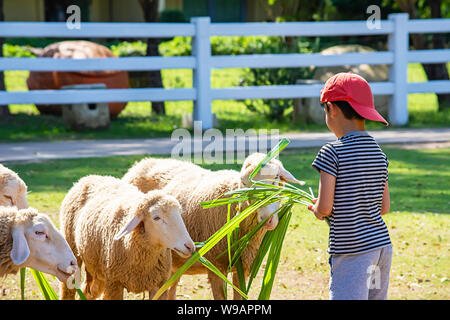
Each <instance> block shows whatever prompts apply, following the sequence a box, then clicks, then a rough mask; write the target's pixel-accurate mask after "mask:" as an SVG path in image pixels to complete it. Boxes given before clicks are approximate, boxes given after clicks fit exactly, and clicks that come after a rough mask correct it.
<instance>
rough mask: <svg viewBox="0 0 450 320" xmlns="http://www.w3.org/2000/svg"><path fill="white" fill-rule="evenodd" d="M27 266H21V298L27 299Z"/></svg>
mask: <svg viewBox="0 0 450 320" xmlns="http://www.w3.org/2000/svg"><path fill="white" fill-rule="evenodd" d="M26 271H27V268H20V299H22V300H25V272H26Z"/></svg>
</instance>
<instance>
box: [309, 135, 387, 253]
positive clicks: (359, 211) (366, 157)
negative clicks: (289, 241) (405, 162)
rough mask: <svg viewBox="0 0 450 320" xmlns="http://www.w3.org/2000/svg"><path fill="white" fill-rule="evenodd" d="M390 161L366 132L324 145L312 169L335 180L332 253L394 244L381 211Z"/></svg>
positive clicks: (331, 217)
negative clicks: (323, 172) (322, 172)
mask: <svg viewBox="0 0 450 320" xmlns="http://www.w3.org/2000/svg"><path fill="white" fill-rule="evenodd" d="M388 164H389V162H388V160H387V157H386V155H385V154H384V153H383V151H382V150H381V149H380V147H379V146H378V144H377V143H376V142H375V139H374V138H373V137H371V136H370V135H369V134H368V133H367V132H366V131H352V132H349V133H347V134H346V135H344V136H343V137H341V138H339V139H338V140H336V141H334V142H332V143H327V144H325V145H324V146H323V147H322V148H321V149H320V151H319V153H318V154H317V157H316V159H315V160H314V161H313V163H312V166H313V168H315V169H316V170H317V171H319V172H320V171H321V170H322V171H325V172H327V173H329V174H331V175H333V176H335V177H336V186H335V191H334V203H333V210H332V212H331V214H330V216H329V219H330V236H329V243H328V253H329V254H357V253H363V252H367V251H371V250H374V249H377V248H381V247H385V246H387V245H390V244H391V241H390V238H389V232H388V229H387V227H386V224H385V223H384V221H383V219H382V217H381V215H380V211H381V203H382V200H383V192H384V187H385V184H386V181H387V180H388V171H387V167H388Z"/></svg>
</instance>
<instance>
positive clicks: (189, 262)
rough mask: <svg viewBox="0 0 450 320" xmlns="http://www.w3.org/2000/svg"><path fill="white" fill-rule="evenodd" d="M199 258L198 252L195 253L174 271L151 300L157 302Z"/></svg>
mask: <svg viewBox="0 0 450 320" xmlns="http://www.w3.org/2000/svg"><path fill="white" fill-rule="evenodd" d="M202 248H203V247H202ZM200 258H201V256H200V253H199V251H195V252H194V253H193V254H192V256H191V257H190V258H189V259H188V260H187V261H186V262H185V263H184V264H183V265H182V266H181V267H180V268H179V269H178V270H177V271H175V272H174V273H173V274H172V275H171V276H170V277H169V279H168V280H167V281H166V282H165V283H164V284H163V285H162V286H161V288H159V290H158V291H157V292H156V293H155V295H154V296H153V298H152V300H157V299H158V298H159V297H160V296H161V295H162V294H163V293H164V292H166V290H167V289H169V288H170V287H171V286H172V285H173V284H174V283H175V282H176V281H177V280H178V278H180V277H181V276H182V275H183V273H185V272H186V271H187V270H188V269H189V268H190V267H191V266H192V265H193V264H194V263H196V262H197V261H198V260H200Z"/></svg>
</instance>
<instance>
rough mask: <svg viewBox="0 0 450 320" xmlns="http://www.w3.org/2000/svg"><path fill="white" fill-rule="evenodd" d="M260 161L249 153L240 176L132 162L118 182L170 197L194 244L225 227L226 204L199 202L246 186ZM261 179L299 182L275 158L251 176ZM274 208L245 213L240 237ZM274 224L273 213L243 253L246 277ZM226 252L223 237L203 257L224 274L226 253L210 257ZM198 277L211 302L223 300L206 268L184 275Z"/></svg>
mask: <svg viewBox="0 0 450 320" xmlns="http://www.w3.org/2000/svg"><path fill="white" fill-rule="evenodd" d="M264 157H265V155H264V154H261V153H254V154H251V155H250V156H248V157H247V158H246V159H245V161H244V163H243V165H242V169H241V172H238V171H235V170H219V171H211V170H207V169H204V168H201V167H200V166H197V165H195V164H193V163H191V162H188V161H180V160H175V159H157V158H146V159H143V160H141V161H140V162H138V163H136V164H134V166H133V167H132V168H130V169H129V170H128V172H127V173H126V174H125V175H124V177H123V178H122V180H124V181H126V182H128V183H130V184H132V185H135V186H137V187H138V188H139V189H140V190H141V191H142V192H149V191H150V190H154V189H161V190H162V191H163V192H165V193H167V194H170V195H172V196H174V197H175V198H176V199H177V200H178V201H179V202H180V204H181V206H182V208H183V213H182V217H183V220H184V222H185V224H186V227H187V229H188V231H189V234H190V235H191V237H192V239H193V240H194V241H195V242H202V241H205V240H207V239H208V238H209V237H210V236H211V235H212V234H214V233H215V232H216V231H217V230H218V229H219V228H220V227H222V226H223V225H224V224H225V223H226V221H227V206H220V207H215V208H209V209H203V208H202V206H201V205H200V202H202V201H210V200H214V199H217V198H218V197H220V196H222V195H223V194H224V193H226V192H228V191H232V190H236V189H238V188H243V187H250V186H251V185H252V183H251V182H250V181H249V176H250V174H251V173H252V172H253V170H254V169H255V168H256V166H257V165H258V164H259V162H260V161H261V160H262V159H263V158H264ZM262 179H266V180H270V179H273V180H276V181H280V180H284V181H293V182H296V183H300V184H304V182H302V181H299V180H297V179H295V178H294V177H293V175H292V174H291V173H289V172H288V171H287V170H286V169H285V168H284V167H283V165H282V163H281V162H280V161H279V160H277V159H272V160H271V161H270V162H269V163H267V164H266V165H265V166H264V167H263V169H262V170H261V171H260V172H259V173H258V174H257V175H256V177H255V178H254V180H262ZM278 208H279V203H277V202H276V203H273V204H270V205H268V206H265V207H262V208H260V209H259V210H257V212H256V214H253V215H250V216H249V217H248V218H247V219H245V220H244V221H243V222H242V223H241V225H240V231H241V236H242V235H244V234H246V233H248V232H249V231H250V230H251V229H252V228H253V227H254V226H255V225H256V224H257V223H258V222H260V221H262V220H264V219H266V218H269V217H270V215H272V214H273V213H274V212H275V211H276V210H277V209H278ZM234 214H235V212H233V213H232V215H233V216H234ZM277 223H278V216H277V215H273V216H272V217H271V218H270V219H269V220H268V221H267V222H266V224H265V227H266V228H263V229H260V231H259V232H258V233H257V234H256V235H255V237H254V238H253V239H252V241H251V242H250V244H249V246H248V247H247V248H246V250H244V252H243V254H242V262H243V267H244V271H245V273H246V276H247V275H248V272H249V269H250V267H251V264H252V262H253V260H254V258H255V256H256V253H257V251H258V248H259V246H260V244H261V241H262V238H263V236H264V234H265V232H266V231H267V230H270V229H273V228H275V227H276V225H277ZM226 248H227V244H226V240H225V239H223V240H222V241H220V242H219V243H218V244H217V245H216V246H215V247H214V248H213V249H211V250H210V251H209V252H208V253H207V254H206V258H208V259H209V260H210V261H212V262H213V263H214V264H215V265H216V267H217V268H218V269H219V270H220V271H221V272H222V273H225V272H226V270H227V268H228V257H227V255H223V256H222V257H221V258H220V259H216V257H217V255H219V254H220V253H222V252H223V251H224V250H226ZM184 262H186V260H185V259H183V258H181V257H178V256H174V257H173V266H174V269H173V271H175V270H176V269H177V268H179V267H181V266H182V265H183V264H184ZM202 273H207V274H208V279H209V282H210V284H211V289H212V293H213V296H214V299H224V298H225V295H224V292H223V285H224V283H223V280H222V279H220V278H219V277H217V276H216V275H215V274H214V273H213V272H211V271H210V270H208V269H206V268H204V267H203V266H202V265H200V264H196V265H194V266H192V267H191V268H190V269H189V270H188V271H187V273H186V274H202ZM233 283H234V284H235V285H236V286H237V287H239V285H238V281H237V273H236V272H234V274H233ZM169 297H170V298H171V299H175V297H176V284H175V285H174V286H173V287H172V288H171V289H170V291H169ZM234 298H235V299H239V298H240V296H239V294H238V293H237V292H235V293H234Z"/></svg>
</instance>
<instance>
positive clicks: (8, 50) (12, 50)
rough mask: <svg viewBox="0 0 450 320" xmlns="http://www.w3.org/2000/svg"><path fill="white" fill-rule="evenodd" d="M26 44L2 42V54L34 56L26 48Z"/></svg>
mask: <svg viewBox="0 0 450 320" xmlns="http://www.w3.org/2000/svg"><path fill="white" fill-rule="evenodd" d="M27 48H28V46H20V45H16V44H9V43H4V44H3V56H4V57H5V58H29V57H34V54H32V53H31V51H30V50H28V49H27Z"/></svg>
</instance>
